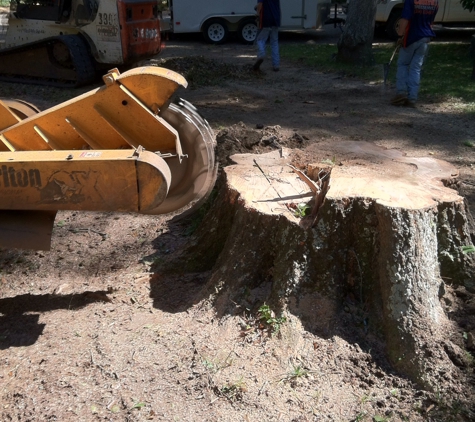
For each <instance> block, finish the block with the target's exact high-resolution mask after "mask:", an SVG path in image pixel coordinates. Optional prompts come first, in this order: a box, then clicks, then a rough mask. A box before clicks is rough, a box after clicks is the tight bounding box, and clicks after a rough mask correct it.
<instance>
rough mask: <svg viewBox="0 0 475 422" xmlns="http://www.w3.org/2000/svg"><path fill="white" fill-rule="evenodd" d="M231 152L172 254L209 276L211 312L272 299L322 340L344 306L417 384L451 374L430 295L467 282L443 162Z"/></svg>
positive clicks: (393, 155) (331, 153)
mask: <svg viewBox="0 0 475 422" xmlns="http://www.w3.org/2000/svg"><path fill="white" fill-rule="evenodd" d="M231 159H232V160H233V161H234V162H235V164H234V165H231V166H228V167H225V168H224V169H223V172H222V174H221V176H220V179H219V183H218V194H217V197H216V199H215V200H214V202H213V205H212V208H211V209H210V211H209V212H208V213H207V215H206V217H205V219H204V220H203V222H202V224H201V226H200V228H199V229H198V231H197V233H196V236H195V237H194V239H193V241H192V242H191V243H190V245H189V246H188V248H186V250H185V251H184V254H185V255H186V262H187V264H186V265H187V270H188V271H191V272H197V271H210V277H209V279H208V282H207V288H208V291H209V293H210V294H212V296H213V298H214V305H215V306H216V308H217V309H218V310H220V311H221V312H231V310H232V308H233V307H234V304H236V303H237V304H239V305H240V306H242V307H247V308H249V309H252V307H255V306H259V305H260V304H262V303H263V302H267V303H272V304H273V306H279V307H280V309H281V310H285V311H286V312H290V313H292V314H294V315H296V316H298V317H299V318H300V319H301V320H302V321H303V323H304V325H305V326H306V328H308V329H309V330H311V331H312V332H314V333H318V334H320V335H324V336H325V335H330V334H331V332H332V326H333V324H335V323H336V321H337V320H338V318H339V315H341V312H342V310H344V309H346V310H347V308H350V309H356V315H358V318H360V319H359V320H360V322H361V326H360V328H361V330H360V331H361V333H365V334H364V335H366V334H368V333H369V334H372V335H375V336H377V337H379V338H381V339H382V340H383V341H384V342H385V346H386V353H387V356H388V358H389V360H390V362H391V363H392V364H393V366H394V367H395V368H397V369H398V370H399V371H401V372H402V373H404V374H405V375H407V376H408V377H410V378H411V379H412V380H414V381H415V382H417V383H418V384H419V385H420V386H422V387H423V388H427V389H432V390H434V389H435V388H436V386H438V385H440V383H441V382H443V379H444V377H445V378H447V374H450V373H453V372H454V371H457V368H456V366H455V365H454V364H453V362H452V360H451V359H450V357H449V355H450V353H449V351H450V350H454V348H455V349H456V348H457V346H456V345H454V344H452V343H450V341H448V340H447V338H448V337H447V332H448V331H447V330H450V329H451V324H453V322H451V321H450V320H449V318H448V317H447V315H446V313H445V311H444V308H443V306H442V305H441V298H443V296H444V292H445V285H446V284H452V285H459V284H464V285H465V286H466V287H467V288H469V289H471V288H472V289H473V287H474V286H473V284H471V283H473V280H475V278H474V261H473V258H472V256H471V255H470V254H464V253H463V249H462V247H463V246H468V245H471V244H472V238H471V233H472V229H471V228H472V222H471V217H470V213H469V211H468V209H467V205H466V202H465V201H464V198H463V197H461V196H460V195H459V194H458V193H457V191H456V190H455V189H454V187H456V181H457V176H458V172H457V170H456V169H455V168H454V167H452V166H451V165H450V164H449V163H447V162H444V161H441V160H437V159H434V158H427V157H406V156H405V155H404V154H402V153H401V152H399V151H396V150H386V149H383V148H380V147H377V146H375V145H373V144H369V143H365V142H340V143H338V144H337V145H328V144H327V145H325V144H323V143H320V144H316V145H314V146H313V147H311V148H308V149H306V150H304V151H298V152H296V151H290V150H285V149H283V150H277V151H275V152H272V153H268V154H263V155H251V154H242V155H235V156H233V157H231ZM289 164H290V165H289ZM293 167H295V168H297V169H300V170H306V171H305V173H306V176H308V178H310V179H311V180H313V187H312V183H311V182H309V181H308V180H306V177H305V174H301V173H303V172H298V171H297V170H296V169H295V168H293ZM299 173H300V174H299ZM325 174H330V176H329V177H330V186H329V189H328V192H326V195H325V197H324V198H322V195H321V192H320V191H319V189H321V187H322V182H323V181H324V180H322V179H323V177H322V175H325ZM327 179H328V177H327ZM319 195H320V198H319ZM322 199H323V201H322ZM319 202H320V206H319V207H318V205H319ZM317 207H318V210H317ZM305 210H306V211H307V212H306V215H305V216H303V214H304V211H305ZM449 349H450V350H449ZM437 388H440V387H437Z"/></svg>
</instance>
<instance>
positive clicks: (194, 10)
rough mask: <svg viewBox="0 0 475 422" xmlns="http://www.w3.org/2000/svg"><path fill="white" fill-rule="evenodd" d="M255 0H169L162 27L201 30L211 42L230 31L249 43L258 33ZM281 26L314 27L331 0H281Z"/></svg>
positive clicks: (177, 31)
mask: <svg viewBox="0 0 475 422" xmlns="http://www.w3.org/2000/svg"><path fill="white" fill-rule="evenodd" d="M256 5H257V0H168V6H169V15H168V18H167V15H166V13H164V14H162V16H163V23H162V27H163V28H167V27H168V28H169V30H170V32H172V33H175V34H180V33H188V32H201V33H202V34H203V36H204V38H205V39H206V40H207V41H208V42H210V43H213V44H222V43H224V42H226V40H227V39H228V36H229V34H230V33H231V32H237V35H238V37H239V39H240V40H241V41H242V42H245V43H251V42H253V41H254V40H255V38H256V35H257V29H258V28H257V22H256V11H255V6H256ZM280 7H281V14H282V16H281V29H284V30H285V29H316V28H320V27H321V26H323V25H324V24H325V22H327V20H328V18H329V16H330V11H331V0H280Z"/></svg>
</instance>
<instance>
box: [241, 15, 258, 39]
mask: <svg viewBox="0 0 475 422" xmlns="http://www.w3.org/2000/svg"><path fill="white" fill-rule="evenodd" d="M257 30H258V28H257V22H256V18H246V19H243V20H242V22H241V24H240V25H239V29H238V37H239V39H240V40H241V42H243V43H244V44H252V43H253V42H254V41H255V40H256V37H257Z"/></svg>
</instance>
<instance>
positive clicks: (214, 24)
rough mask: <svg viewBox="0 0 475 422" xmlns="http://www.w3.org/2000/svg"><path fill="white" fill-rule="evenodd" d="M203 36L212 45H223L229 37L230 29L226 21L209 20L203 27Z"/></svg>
mask: <svg viewBox="0 0 475 422" xmlns="http://www.w3.org/2000/svg"><path fill="white" fill-rule="evenodd" d="M202 31H203V36H204V38H205V40H206V41H207V42H209V43H211V44H223V43H225V42H226V40H227V39H228V36H229V29H228V25H227V24H226V21H225V20H224V19H219V18H216V19H209V20H207V21H206V22H205V23H204V25H203V30H202Z"/></svg>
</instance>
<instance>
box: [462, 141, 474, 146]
mask: <svg viewBox="0 0 475 422" xmlns="http://www.w3.org/2000/svg"><path fill="white" fill-rule="evenodd" d="M463 144H464V145H465V146H466V147H470V148H473V146H474V145H475V144H474V143H473V141H469V140H467V141H464V143H463Z"/></svg>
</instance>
